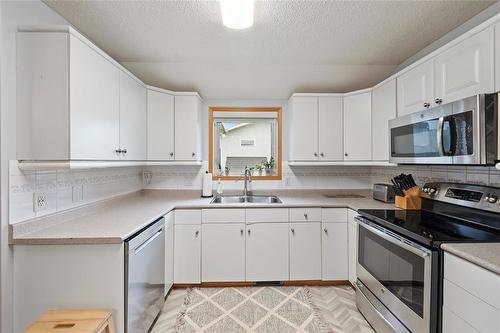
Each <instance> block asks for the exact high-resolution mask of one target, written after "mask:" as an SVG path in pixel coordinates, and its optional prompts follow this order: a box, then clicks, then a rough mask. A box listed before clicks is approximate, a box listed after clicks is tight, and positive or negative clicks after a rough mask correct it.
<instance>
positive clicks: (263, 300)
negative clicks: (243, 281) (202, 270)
mask: <svg viewBox="0 0 500 333" xmlns="http://www.w3.org/2000/svg"><path fill="white" fill-rule="evenodd" d="M174 332H176V333H191V332H197V333H198V332H204V333H205V332H206V333H220V332H231V333H238V332H256V333H261V332H262V333H263V332H265V333H288V332H310V333H313V332H314V333H316V332H332V329H331V326H330V325H329V324H328V323H327V322H326V321H325V320H324V319H323V317H322V314H321V311H320V310H319V309H318V307H317V306H316V305H315V304H314V302H313V297H312V294H311V290H310V289H309V288H308V287H248V288H245V287H241V288H193V289H188V290H187V293H186V297H185V298H184V303H183V305H182V310H181V311H180V313H179V315H178V316H177V319H176V323H175V328H174Z"/></svg>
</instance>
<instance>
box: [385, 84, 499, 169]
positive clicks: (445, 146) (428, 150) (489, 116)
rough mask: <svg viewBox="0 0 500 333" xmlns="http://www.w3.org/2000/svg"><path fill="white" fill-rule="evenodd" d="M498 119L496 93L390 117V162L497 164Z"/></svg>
mask: <svg viewBox="0 0 500 333" xmlns="http://www.w3.org/2000/svg"><path fill="white" fill-rule="evenodd" d="M498 118H499V117H498V94H496V93H495V94H482V95H476V96H472V97H468V98H465V99H462V100H459V101H456V102H453V103H449V104H443V105H440V106H437V107H434V108H431V109H427V110H424V111H421V112H415V113H412V114H409V115H406V116H403V117H399V118H396V119H393V120H390V121H389V134H390V161H391V163H399V164H469V165H493V164H495V162H496V161H497V160H498V156H499V153H498V148H499V146H500V145H499V143H498V140H499V135H498V132H499V124H498V121H499V119H498Z"/></svg>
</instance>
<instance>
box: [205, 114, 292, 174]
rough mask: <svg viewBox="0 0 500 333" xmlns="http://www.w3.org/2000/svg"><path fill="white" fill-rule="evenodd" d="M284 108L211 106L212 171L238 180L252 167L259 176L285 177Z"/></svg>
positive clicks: (210, 157)
mask: <svg viewBox="0 0 500 333" xmlns="http://www.w3.org/2000/svg"><path fill="white" fill-rule="evenodd" d="M281 111H282V110H281V108H280V107H210V108H209V171H210V172H212V174H213V177H214V179H219V178H220V179H223V180H224V179H226V180H236V179H241V178H242V177H243V174H244V171H245V168H249V169H250V170H251V173H252V177H253V178H255V179H259V180H266V179H267V180H280V179H281V161H282V157H281V137H282V134H281V133H282V128H281Z"/></svg>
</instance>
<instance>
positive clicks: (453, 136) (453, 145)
mask: <svg viewBox="0 0 500 333" xmlns="http://www.w3.org/2000/svg"><path fill="white" fill-rule="evenodd" d="M448 123H449V124H450V155H452V156H455V155H456V153H457V144H458V132H457V125H456V123H455V121H453V116H449V117H448Z"/></svg>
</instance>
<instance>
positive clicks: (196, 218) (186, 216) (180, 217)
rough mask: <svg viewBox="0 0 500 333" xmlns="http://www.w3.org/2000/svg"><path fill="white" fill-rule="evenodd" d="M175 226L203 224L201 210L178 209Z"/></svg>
mask: <svg viewBox="0 0 500 333" xmlns="http://www.w3.org/2000/svg"><path fill="white" fill-rule="evenodd" d="M175 224H201V210H200V209H176V210H175Z"/></svg>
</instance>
